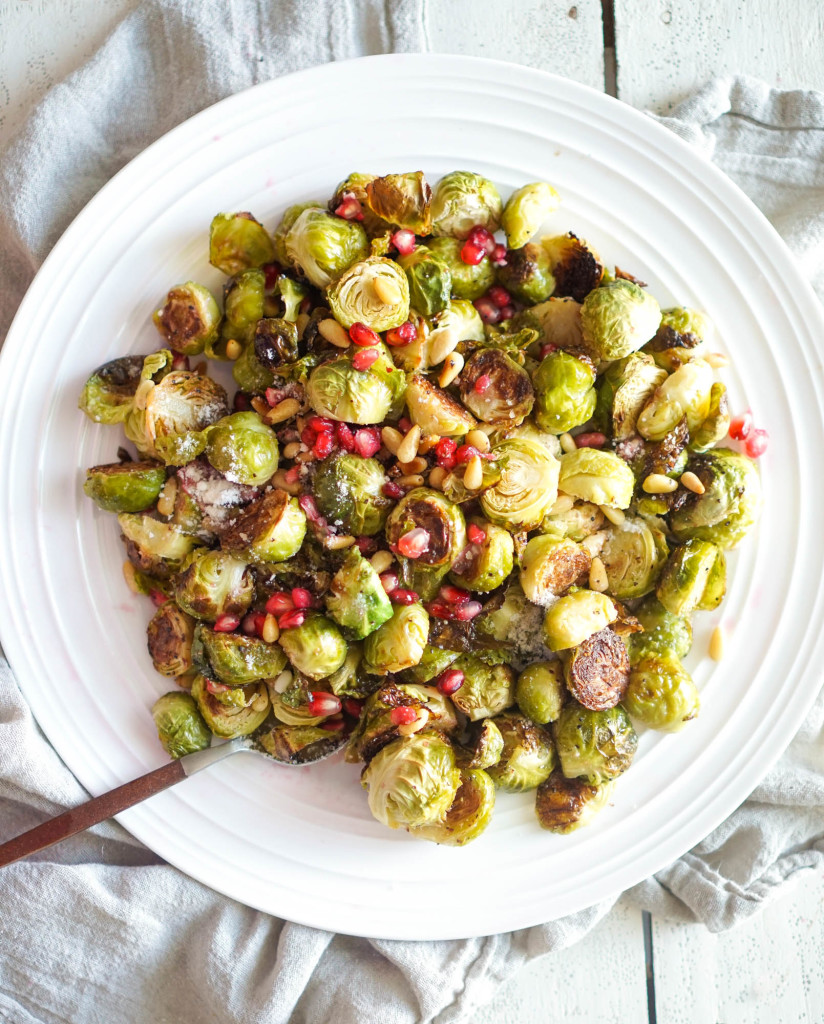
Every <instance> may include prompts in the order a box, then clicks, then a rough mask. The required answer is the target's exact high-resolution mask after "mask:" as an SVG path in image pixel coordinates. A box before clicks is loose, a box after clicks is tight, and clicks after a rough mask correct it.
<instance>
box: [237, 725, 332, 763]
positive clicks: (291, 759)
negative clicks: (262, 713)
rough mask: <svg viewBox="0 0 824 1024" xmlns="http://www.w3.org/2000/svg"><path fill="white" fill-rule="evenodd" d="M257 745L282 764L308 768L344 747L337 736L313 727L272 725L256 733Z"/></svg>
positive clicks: (326, 730)
mask: <svg viewBox="0 0 824 1024" xmlns="http://www.w3.org/2000/svg"><path fill="white" fill-rule="evenodd" d="M255 740H256V742H257V744H258V745H259V746H260V747H261V748H262V749H263V750H264V751H265V752H266V753H267V754H268V755H269V756H270V757H273V758H274V759H275V760H276V761H281V762H282V763H283V764H311V763H312V762H313V761H320V760H321V759H322V758H324V757H326V756H327V755H328V754H331V753H333V752H334V751H335V750H337V749H338V748H339V747H340V746H341V744H342V743H343V737H342V736H341V735H340V734H339V733H333V732H329V730H328V729H318V728H317V726H314V725H283V724H280V725H273V726H272V727H271V728H267V729H265V730H264V731H262V732H260V733H258V735H257V736H256V737H255Z"/></svg>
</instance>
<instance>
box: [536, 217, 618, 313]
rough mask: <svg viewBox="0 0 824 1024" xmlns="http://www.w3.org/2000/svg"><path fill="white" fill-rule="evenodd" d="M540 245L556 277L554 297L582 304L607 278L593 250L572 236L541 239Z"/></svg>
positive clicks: (581, 240) (570, 233)
mask: <svg viewBox="0 0 824 1024" xmlns="http://www.w3.org/2000/svg"><path fill="white" fill-rule="evenodd" d="M541 246H542V248H543V250H544V252H545V253H546V254H547V257H548V259H549V265H550V267H551V268H552V273H553V275H554V277H555V294H556V295H560V296H567V297H569V298H572V299H575V301H576V302H583V301H584V299H585V298H586V297H587V295H589V293H590V292H591V291H592V290H593V288H597V287H598V285H599V284H600V283H601V278H602V277H603V276H604V267H603V264H602V263H601V259H600V257H599V256H598V254H597V253H596V252H595V251H594V249H592V248H590V246H588V245H587V243H586V242H585V241H584V240H583V239H581V238H578V236H577V235H573V233H572V232H571V231H570V232H569V233H568V234H566V235H556V236H555V237H553V238H549V237H547V238H542V239H541Z"/></svg>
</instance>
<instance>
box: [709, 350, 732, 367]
mask: <svg viewBox="0 0 824 1024" xmlns="http://www.w3.org/2000/svg"><path fill="white" fill-rule="evenodd" d="M704 362H705V363H708V364H709V365H710V366H711V367H712V368H713V369H714V370H720V369H721V367H722V366H729V365H730V361H729V358H728V357H727V356H725V355H724V353H723V352H708V353H707V355H705V356H704Z"/></svg>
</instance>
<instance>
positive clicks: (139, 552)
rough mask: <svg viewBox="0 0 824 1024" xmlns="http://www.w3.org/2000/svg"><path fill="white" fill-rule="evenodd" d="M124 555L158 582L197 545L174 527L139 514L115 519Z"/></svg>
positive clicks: (122, 515) (124, 514)
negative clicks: (123, 545) (124, 549)
mask: <svg viewBox="0 0 824 1024" xmlns="http://www.w3.org/2000/svg"><path fill="white" fill-rule="evenodd" d="M117 522H118V525H119V526H120V530H121V538H122V540H123V543H124V544H125V545H126V554H127V555H128V556H129V561H130V562H131V563H132V565H134V567H135V568H136V569H140V570H141V572H145V573H148V574H149V575H150V576H154V577H156V578H157V579H159V580H166V579H169V577H170V576H172V575H173V574H174V573H176V572H177V571H178V570H179V569H180V567H181V565H182V564H183V561H184V559H185V558H186V556H187V555H189V554H190V553H191V552H192V551H193V550H194V548H195V546H196V544H197V541H196V540H195V538H194V537H189V536H187V535H186V534H185V533H183V531H182V530H179V529H178V528H177V527H176V526H175V525H174V524H173V523H164V522H162V520H160V519H153V518H152V516H149V515H142V514H141V513H139V512H122V513H121V514H120V515H119V516H118V517H117Z"/></svg>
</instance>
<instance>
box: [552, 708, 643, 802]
mask: <svg viewBox="0 0 824 1024" xmlns="http://www.w3.org/2000/svg"><path fill="white" fill-rule="evenodd" d="M552 735H553V736H554V738H555V746H556V749H557V751H558V757H559V758H560V761H561V770H562V771H563V773H564V775H565V776H566V777H567V778H568V779H578V778H583V779H586V780H587V782H589V784H590V785H591V786H600V785H601V784H602V783H604V782H608V781H609V780H610V779H616V778H617V777H618V776H619V775H620V774H621V773H622V772H625V771H626V770H627V768H629V766H630V765H631V764H632V759H633V758H634V757H635V751H636V750H637V749H638V737H637V735H636V734H635V730H634V729H633V727H632V722H631V721H630V719H629V715H628V714H627V713H626V711H625V710H624V708H623V707H622V706H621V705H620V704H618V705H616V706H615V707H614V708H607V709H606V710H603V711H591V710H590V709H589V708H585V707H583V706H582V705H581V704H579V703H578V702H577V701H574V700H573V701H569V703H567V704H565V705H564V708H563V710H562V711H561V715H560V717H559V718H558V720H557V722H555V723H554V724H553V726H552Z"/></svg>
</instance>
